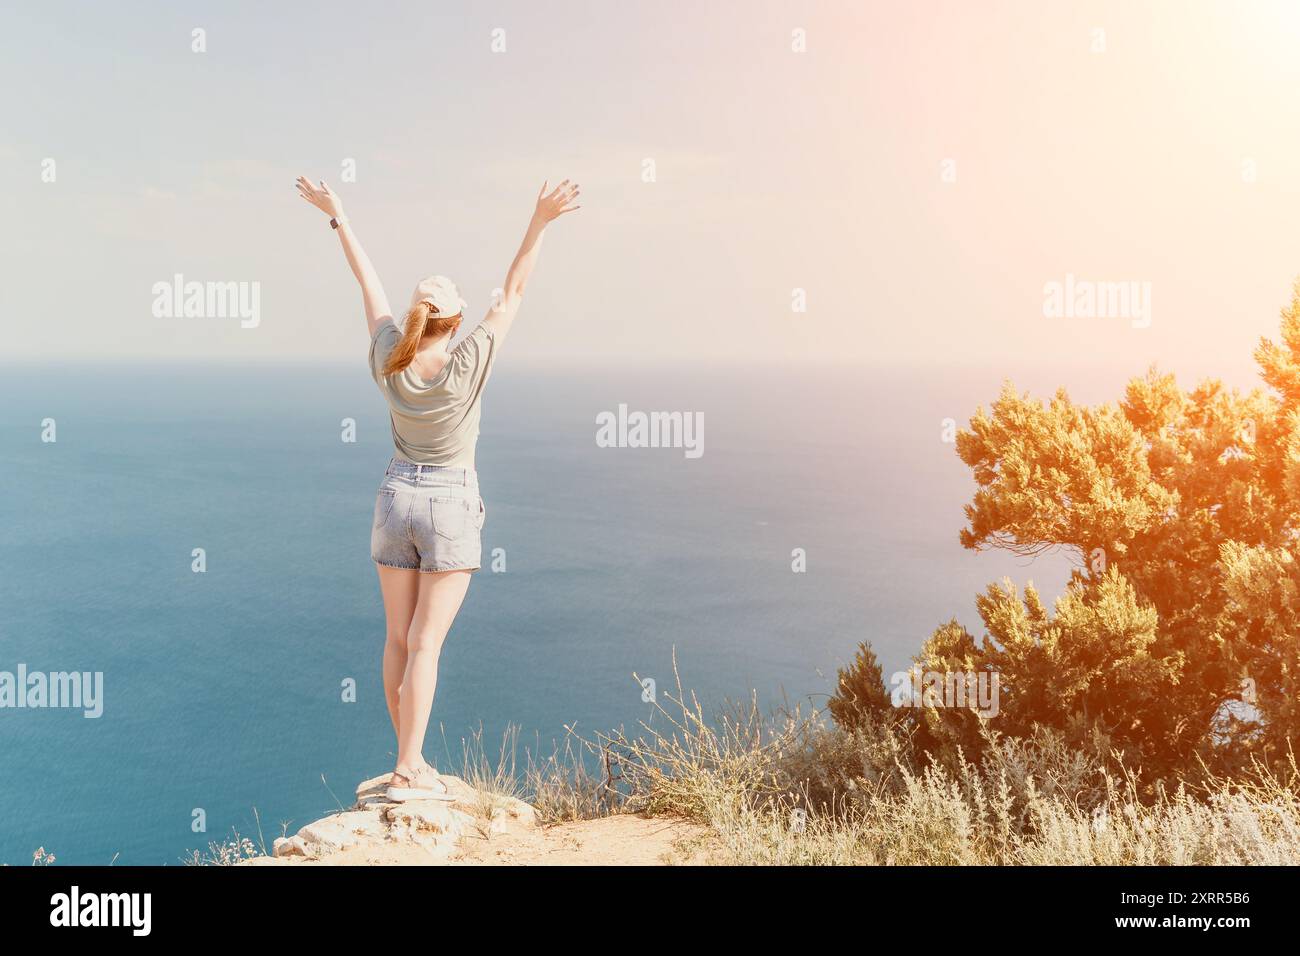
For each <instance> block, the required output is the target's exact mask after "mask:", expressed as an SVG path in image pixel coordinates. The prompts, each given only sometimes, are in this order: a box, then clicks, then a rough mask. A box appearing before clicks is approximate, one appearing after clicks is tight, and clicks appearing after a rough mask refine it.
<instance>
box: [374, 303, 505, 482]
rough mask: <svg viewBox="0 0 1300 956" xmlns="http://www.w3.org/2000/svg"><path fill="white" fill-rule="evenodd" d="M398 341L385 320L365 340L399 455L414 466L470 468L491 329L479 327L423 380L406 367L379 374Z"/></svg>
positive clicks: (491, 352)
mask: <svg viewBox="0 0 1300 956" xmlns="http://www.w3.org/2000/svg"><path fill="white" fill-rule="evenodd" d="M401 339H402V334H401V333H400V332H399V331H398V330H397V326H396V325H394V324H393V320H392V319H385V320H384V321H383V322H380V323H379V327H378V328H377V329H375V335H374V338H372V339H371V340H370V374H371V375H372V376H374V379H375V383H376V384H377V385H378V386H379V390H380V391H381V392H383V393H384V398H386V399H387V400H388V409H389V419H390V420H391V421H392V424H393V445H394V446H395V447H396V448H397V454H398V457H400V458H405V459H406V460H407V461H410V462H414V463H415V464H417V465H456V466H463V467H470V466H471V464H472V462H473V460H474V446H475V444H476V443H477V442H478V423H479V417H480V415H481V414H482V409H483V405H482V402H481V401H480V397H481V396H482V394H483V386H484V385H485V384H486V383H487V379H488V375H489V373H490V372H491V371H492V360H493V359H494V358H496V337H495V336H494V335H493V334H492V329H491V328H490V327H489V326H488V324H487V323H486V322H483V323H480V324H479V326H478V328H476V329H475V330H474V331H473V332H471V333H470V334H469V335H467V336H465V338H464V339H462V340H461V342H460V344H459V345H457V346H456V347H455V348H454V349H452V350H451V360H450V361H449V362H447V364H446V365H445V366H444V367H443V369H442V371H441V372H439V373H438V374H437V375H435V376H434V377H433V378H432V379H430V380H429V381H427V382H426V381H425V380H424V379H422V378H420V376H419V375H417V374H416V371H415V369H414V368H413V367H410V366H408V367H407V368H405V369H403V370H402V371H400V372H396V373H394V374H393V375H385V374H384V363H385V362H387V361H388V356H389V354H390V353H391V352H392V351H393V349H394V348H396V346H397V343H398V342H400V341H401Z"/></svg>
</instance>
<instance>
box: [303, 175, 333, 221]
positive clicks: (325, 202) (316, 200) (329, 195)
mask: <svg viewBox="0 0 1300 956" xmlns="http://www.w3.org/2000/svg"><path fill="white" fill-rule="evenodd" d="M296 185H297V187H298V195H299V196H301V197H302V198H303V199H305V200H307V201H308V202H309V203H311V204H312V205H313V206H315V207H316V208H317V209H319V210H320V211H321V212H323V213H325V215H327V216H329V217H330V218H332V219H338V218H340V217H342V215H343V202H342V200H340V199H339V197H338V196H337V195H335V194H334V191H333V190H332V189H330V187H329V184H328V183H326V182H325V180H323V179H322V180H321V181H320V185H318V186H313V185H312V184H311V181H310V180H309V179H307V177H306V176H299V177H298V182H297V183H296Z"/></svg>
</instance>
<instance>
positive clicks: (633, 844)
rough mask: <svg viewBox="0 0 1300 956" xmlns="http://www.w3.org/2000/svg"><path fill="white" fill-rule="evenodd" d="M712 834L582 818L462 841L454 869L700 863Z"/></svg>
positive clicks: (640, 821) (673, 825)
mask: <svg viewBox="0 0 1300 956" xmlns="http://www.w3.org/2000/svg"><path fill="white" fill-rule="evenodd" d="M707 833H708V831H707V830H706V829H705V828H704V827H701V826H697V825H695V824H691V823H683V822H681V821H677V820H666V819H663V818H656V819H650V818H647V817H639V816H631V815H622V816H614V817H606V818H604V819H601V820H581V821H578V822H575V823H561V824H557V825H555V826H552V827H540V828H537V829H534V830H528V831H522V832H513V833H500V834H495V835H493V836H492V837H491V838H490V839H486V840H485V839H483V838H481V837H479V836H477V835H472V836H467V837H462V838H461V841H460V844H459V847H458V851H457V852H456V853H455V854H453V855H452V857H451V859H450V860H449V862H450V863H451V864H452V865H453V866H666V865H685V866H690V865H701V864H703V863H704V862H705V856H706V854H707V851H708V845H709V841H708V836H707Z"/></svg>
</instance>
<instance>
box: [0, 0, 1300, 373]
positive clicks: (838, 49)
mask: <svg viewBox="0 0 1300 956" xmlns="http://www.w3.org/2000/svg"><path fill="white" fill-rule="evenodd" d="M1239 6H1240V5H1238V6H1237V7H1234V5H1231V4H1222V3H1213V2H1188V3H1174V2H1157V3H1151V4H1140V5H1133V4H1127V3H1119V2H1099V3H1083V4H1040V3H1036V2H1029V0H1023V2H1016V0H1009V2H989V3H948V2H929V3H919V4H904V5H900V4H894V3H795V2H767V3H758V2H739V0H710V2H705V3H685V2H681V3H603V2H590V3H576V2H561V3H545V4H542V3H504V2H502V3H474V4H471V3H436V4H433V3H427V2H423V3H417V2H410V3H391V4H385V3H376V4H355V3H347V4H342V3H312V4H265V3H222V4H185V3H176V4H166V5H162V4H158V5H148V6H146V5H139V4H137V5H121V4H99V3H48V4H30V5H27V7H26V8H24V9H16V8H15V6H14V5H7V6H6V8H5V9H4V11H3V12H0V52H2V53H3V55H2V56H0V82H3V84H4V88H5V89H6V91H7V95H6V98H5V99H6V102H5V105H4V107H3V115H4V122H3V123H2V124H0V172H2V173H3V176H4V181H5V184H6V188H5V190H4V191H3V194H2V195H0V214H3V215H4V216H5V218H6V221H7V222H8V224H9V227H8V228H6V229H5V230H4V231H3V233H2V234H0V253H2V254H3V256H4V259H5V262H6V273H7V274H8V275H9V279H8V281H6V282H5V283H3V284H2V286H0V309H3V311H4V315H5V322H4V327H5V331H4V340H3V347H2V348H0V359H19V360H27V359H41V358H47V357H51V356H61V355H68V356H74V357H76V356H81V357H84V356H108V357H122V358H127V357H132V356H137V357H170V358H178V359H179V358H198V357H218V358H223V359H239V360H250V361H251V360H264V359H270V360H283V359H290V358H300V359H305V360H309V361H314V360H320V359H343V358H349V357H353V356H355V355H357V353H358V350H359V349H364V345H365V336H364V331H363V329H364V326H363V324H362V321H361V318H360V309H359V296H358V295H357V293H356V290H355V288H354V286H353V283H352V280H351V277H350V275H349V274H348V272H347V269H346V266H345V264H344V262H343V259H342V256H341V254H340V252H339V250H338V248H337V242H336V240H335V238H334V237H333V236H332V235H331V234H330V233H329V230H328V228H327V226H326V225H325V222H324V218H323V217H321V216H320V215H319V214H318V213H316V212H315V211H314V210H312V209H310V208H309V207H307V205H306V204H305V203H302V202H301V200H298V199H297V198H296V197H295V195H294V192H293V189H292V182H293V179H294V177H295V176H296V175H297V174H298V173H299V172H304V173H307V174H309V175H313V176H315V177H322V176H323V177H324V178H326V179H328V180H329V181H331V183H333V184H334V185H335V186H336V188H338V189H339V191H340V192H341V193H342V195H343V196H344V198H345V201H346V203H347V206H348V212H349V214H350V215H351V217H352V219H353V222H354V225H355V226H356V228H357V231H358V233H359V235H360V236H361V237H362V238H363V240H364V241H365V243H366V246H367V248H368V250H369V251H370V253H371V255H372V257H373V258H374V260H375V262H376V264H377V266H378V268H379V270H380V274H381V276H382V277H383V279H384V281H385V284H386V286H387V288H388V293H389V296H390V298H391V299H392V301H393V303H394V305H395V306H399V307H400V305H402V304H404V303H405V302H406V301H407V299H408V297H409V292H410V289H411V287H412V286H413V285H414V283H415V281H416V280H417V279H418V278H419V277H420V276H421V275H424V274H428V273H433V272H442V273H446V274H449V275H451V276H452V277H453V278H455V279H456V280H457V281H458V282H459V283H460V284H461V286H462V290H463V292H464V294H465V296H466V298H467V299H469V301H470V303H471V312H472V314H471V316H470V318H471V320H474V321H476V320H477V319H478V317H479V315H480V314H481V312H482V310H483V309H484V308H485V307H486V305H487V301H488V295H489V293H490V291H491V289H493V288H494V287H495V286H497V285H499V284H500V282H501V278H502V276H503V274H504V271H505V268H506V266H507V265H508V263H509V260H510V258H511V256H512V254H513V252H514V249H515V247H516V245H517V243H518V240H519V238H520V235H521V234H522V231H523V228H524V225H525V223H526V220H527V217H528V214H529V210H530V204H531V202H532V199H533V197H534V195H535V193H536V190H537V187H538V185H540V182H541V180H542V179H543V178H546V177H551V178H552V179H554V178H559V177H563V176H572V177H573V178H575V179H577V180H578V181H579V182H581V183H582V185H583V192H584V202H583V205H584V209H583V210H582V212H580V213H578V214H577V215H575V216H570V217H566V218H565V219H564V220H562V221H560V222H559V223H557V224H556V225H555V226H554V227H552V229H551V231H550V235H549V236H548V239H547V245H546V248H545V250H544V253H543V258H542V262H541V265H540V268H539V272H538V275H537V279H536V280H535V282H534V284H533V286H532V287H531V289H530V295H529V299H528V301H527V303H526V304H525V306H524V311H523V313H522V316H521V320H520V325H519V327H518V331H517V333H516V335H515V336H514V337H512V340H511V349H512V351H514V352H516V353H517V354H518V360H520V361H529V362H534V361H535V362H539V363H543V364H547V363H558V362H576V363H579V364H582V363H599V364H611V363H621V362H641V361H660V360H675V359H679V358H681V357H683V356H687V357H690V358H694V359H702V360H711V361H721V360H727V361H730V360H738V361H746V360H759V361H764V362H775V363H799V364H802V363H809V362H817V361H849V362H863V363H876V362H912V363H915V362H927V363H928V362H940V363H945V362H991V363H996V362H999V361H1002V360H1007V361H1011V360H1037V359H1042V360H1043V361H1066V360H1077V361H1080V362H1093V363H1111V362H1122V363H1123V364H1124V365H1125V366H1131V367H1134V368H1140V367H1142V366H1144V365H1145V364H1146V363H1147V362H1148V361H1151V360H1153V359H1159V360H1161V361H1162V362H1164V363H1165V364H1170V365H1174V366H1178V365H1180V364H1181V365H1182V366H1186V367H1189V368H1191V367H1195V368H1201V367H1211V368H1212V367H1214V363H1216V362H1219V361H1221V360H1222V357H1223V356H1230V357H1231V359H1232V360H1233V361H1237V362H1242V363H1244V362H1245V361H1246V358H1247V354H1248V352H1249V348H1250V346H1251V344H1252V343H1253V341H1254V340H1255V339H1256V338H1258V336H1259V335H1260V334H1261V333H1267V332H1269V331H1271V330H1272V329H1275V328H1276V315H1277V309H1278V308H1279V307H1280V306H1281V305H1283V304H1284V303H1285V300H1286V297H1287V295H1288V294H1289V286H1290V282H1291V280H1292V278H1293V277H1294V276H1295V275H1296V274H1297V273H1300V248H1297V246H1298V245H1300V243H1297V242H1296V241H1295V239H1294V229H1293V227H1292V224H1293V222H1294V218H1295V216H1294V213H1295V208H1294V202H1295V200H1296V197H1297V192H1300V191H1298V190H1297V189H1296V171H1297V170H1298V169H1300V134H1297V132H1296V130H1295V128H1294V124H1291V123H1289V122H1287V119H1288V117H1291V116H1294V115H1295V106H1296V105H1297V104H1296V102H1295V100H1296V90H1297V88H1300V87H1297V82H1296V81H1297V79H1300V72H1298V70H1297V64H1296V61H1297V58H1296V57H1295V56H1294V50H1295V48H1296V43H1297V41H1298V40H1300V29H1297V28H1298V27H1300V17H1298V16H1297V15H1296V14H1295V13H1294V12H1292V10H1293V8H1291V7H1288V6H1287V5H1286V4H1283V3H1279V4H1270V3H1260V4H1252V5H1249V7H1248V9H1247V10H1245V11H1240V10H1239V9H1238V7H1239ZM294 7H296V8H297V9H298V10H300V11H301V12H300V13H299V14H298V16H299V17H300V18H301V19H295V18H294V15H293V14H292V13H291V12H290V9H291V8H294ZM195 27H203V28H205V29H206V31H207V52H206V53H203V54H195V53H193V52H191V49H190V44H191V30H192V29H193V28H195ZM498 28H499V29H503V30H504V31H505V36H506V44H507V51H506V52H505V53H493V52H492V50H491V42H492V31H493V30H494V29H498ZM796 28H801V29H804V30H806V31H807V37H808V40H807V44H808V50H807V52H806V53H803V54H796V53H794V52H792V50H791V34H792V30H794V29H796ZM1098 28H1102V29H1104V30H1105V32H1106V38H1107V49H1106V51H1105V52H1104V53H1103V54H1100V55H1098V54H1097V53H1096V52H1094V51H1092V50H1090V43H1091V42H1092V36H1093V31H1094V30H1096V29H1098ZM46 157H52V158H53V159H54V160H55V161H56V163H57V177H58V178H57V181H56V182H54V183H43V182H41V180H40V175H41V162H42V160H43V159H44V158H46ZM345 158H353V159H355V160H356V162H357V170H358V176H357V182H356V183H355V184H349V183H344V182H341V178H340V175H339V173H340V166H341V163H342V162H343V160H344V159H345ZM647 158H650V159H653V160H654V161H655V163H656V167H657V174H658V180H657V182H654V183H645V182H643V181H642V178H641V172H642V163H643V161H644V160H645V159H647ZM945 158H953V159H955V161H956V169H957V171H958V177H957V182H956V183H948V184H945V183H943V182H941V180H940V164H941V163H942V162H943V160H944V159H945ZM1246 158H1250V159H1251V160H1252V161H1254V162H1256V163H1257V166H1258V175H1257V178H1256V180H1255V181H1253V182H1251V183H1245V182H1243V178H1242V175H1241V163H1242V161H1243V160H1244V159H1246ZM178 272H179V273H182V274H183V275H184V276H185V277H186V279H189V280H198V281H216V282H229V281H239V282H254V281H255V282H259V283H260V284H261V313H262V314H261V324H260V325H259V327H258V328H257V329H252V330H247V329H241V328H240V327H239V323H238V321H234V320H228V319H166V318H155V317H154V316H153V315H152V314H151V312H150V306H151V303H152V293H151V291H150V290H151V287H152V285H153V283H155V282H158V281H166V280H169V279H170V277H171V276H172V275H173V274H174V273H178ZM1067 273H1072V274H1076V275H1078V276H1080V277H1083V278H1093V279H1097V280H1130V279H1131V280H1141V281H1150V282H1151V283H1152V285H1153V289H1154V292H1153V302H1154V306H1153V309H1154V318H1153V323H1152V326H1151V328H1150V329H1146V330H1140V331H1139V330H1134V329H1131V328H1129V327H1127V325H1126V323H1124V322H1122V321H1120V322H1110V323H1109V324H1107V323H1105V322H1095V323H1091V324H1089V323H1079V322H1075V323H1073V324H1068V323H1067V324H1062V323H1061V322H1060V321H1056V322H1053V321H1052V320H1049V319H1047V318H1045V317H1044V316H1043V314H1042V310H1041V299H1042V289H1043V284H1044V283H1045V282H1048V281H1052V280H1061V279H1063V278H1064V277H1065V275H1066V274H1067ZM796 287H800V288H805V289H807V295H808V311H807V313H806V314H793V313H792V312H791V309H790V301H791V290H792V289H794V288H796Z"/></svg>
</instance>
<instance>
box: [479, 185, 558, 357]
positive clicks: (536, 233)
mask: <svg viewBox="0 0 1300 956" xmlns="http://www.w3.org/2000/svg"><path fill="white" fill-rule="evenodd" d="M546 186H547V183H542V190H541V192H539V193H538V194H537V208H536V209H534V210H533V218H532V219H530V220H529V221H528V231H527V232H525V233H524V241H523V242H522V243H520V246H519V251H518V252H517V253H515V261H514V262H512V263H510V271H509V272H507V273H506V282H505V285H504V286H502V287H501V292H502V295H501V301H500V302H497V303H494V304H493V305H492V307H491V308H490V309H488V314H487V318H486V319H484V322H486V323H487V324H488V325H489V326H490V327H491V328H492V333H493V334H494V335H495V336H496V339H497V342H498V343H500V342H501V340H503V339H504V338H505V336H506V333H507V332H509V331H510V326H511V324H512V323H513V322H514V321H515V315H516V314H517V313H518V312H519V303H520V302H521V301H522V300H523V295H524V286H526V285H527V284H528V278H529V277H530V276H531V275H532V274H533V267H534V266H536V265H537V257H538V255H539V254H540V253H541V251H542V235H543V233H544V232H545V231H546V226H547V224H548V223H549V222H551V220H553V219H558V218H559V217H560V216H563V215H564V214H565V213H566V212H573V211H575V210H577V209H581V208H582V207H581V206H574V205H570V203H572V202H573V201H574V200H576V199H577V198H578V187H577V186H576V185H573V186H570V185H569V181H568V180H567V179H566V180H565V181H564V182H562V183H560V185H558V186H556V187H555V189H553V190H552V191H551V192H549V193H548V192H547V191H546Z"/></svg>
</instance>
